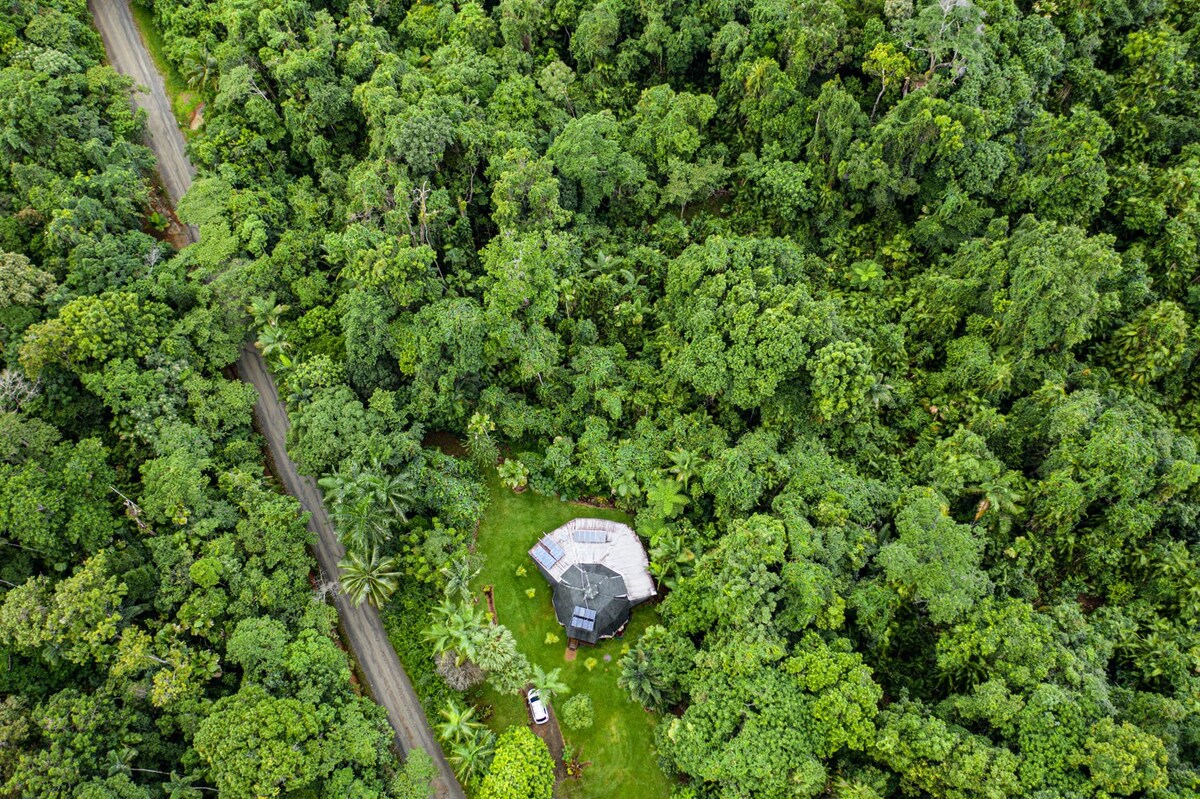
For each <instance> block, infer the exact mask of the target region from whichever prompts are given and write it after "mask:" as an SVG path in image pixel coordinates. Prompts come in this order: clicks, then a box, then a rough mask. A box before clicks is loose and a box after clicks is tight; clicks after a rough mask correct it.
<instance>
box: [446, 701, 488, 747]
mask: <svg viewBox="0 0 1200 799" xmlns="http://www.w3.org/2000/svg"><path fill="white" fill-rule="evenodd" d="M441 714H442V718H444V719H445V721H443V722H441V723H439V724H438V725H437V731H438V737H440V738H441V739H442V740H443V741H465V740H467V739H468V738H471V737H473V736H474V734H475V732H476V730H479V729H482V728H483V724H482V723H481V722H479V721H477V720H476V719H475V706H474V705H467V706H466V707H465V708H464V707H461V706H459V704H458V703H457V702H455V701H453V700H451V701H450V702H449V703H448V704H447V705H446V707H445V708H444V709H443V710H442V711H441Z"/></svg>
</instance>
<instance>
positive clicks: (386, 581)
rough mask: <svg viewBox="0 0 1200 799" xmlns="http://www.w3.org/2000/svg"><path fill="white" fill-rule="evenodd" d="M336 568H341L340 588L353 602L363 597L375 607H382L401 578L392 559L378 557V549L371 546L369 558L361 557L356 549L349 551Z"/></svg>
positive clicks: (355, 602)
mask: <svg viewBox="0 0 1200 799" xmlns="http://www.w3.org/2000/svg"><path fill="white" fill-rule="evenodd" d="M338 568H339V569H341V570H342V589H343V590H344V591H345V592H346V596H348V597H350V601H351V602H353V603H354V604H355V605H361V604H362V602H363V600H364V599H365V600H367V601H368V602H370V603H371V604H372V605H374V606H375V607H377V608H381V607H383V604H384V603H385V602H387V600H388V597H390V596H391V595H392V594H394V593H395V592H396V588H397V587H398V586H399V581H400V577H401V573H400V572H399V571H397V569H396V559H395V558H384V557H380V555H379V550H378V549H372V550H371V557H370V558H368V559H365V560H364V559H363V557H362V556H361V555H360V554H359V553H358V552H351V553H350V554H348V555H347V556H346V557H345V558H343V559H342V561H341V562H340V563H338Z"/></svg>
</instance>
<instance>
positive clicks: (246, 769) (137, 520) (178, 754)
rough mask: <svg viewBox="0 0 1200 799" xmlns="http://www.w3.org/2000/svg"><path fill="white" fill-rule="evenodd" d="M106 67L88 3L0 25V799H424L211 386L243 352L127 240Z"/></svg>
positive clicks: (288, 519) (132, 173)
mask: <svg viewBox="0 0 1200 799" xmlns="http://www.w3.org/2000/svg"><path fill="white" fill-rule="evenodd" d="M102 55H103V50H102V47H101V43H100V38H99V36H98V35H97V34H96V33H95V31H94V30H93V29H92V28H91V27H90V19H89V16H88V13H87V8H86V5H85V3H84V2H83V0H71V1H70V2H58V3H29V2H16V3H7V4H5V6H4V7H3V8H0V94H2V96H3V98H4V99H3V100H2V101H0V102H2V103H3V105H2V108H3V111H2V112H0V165H2V166H3V169H0V347H2V348H3V349H2V350H0V358H2V363H0V661H2V662H3V663H4V667H3V668H2V669H0V696H2V698H0V741H2V743H0V796H5V797H45V798H46V799H52V798H54V797H63V798H66V797H71V798H79V799H84V798H86V799H117V798H118V797H119V798H120V799H156V798H157V797H168V796H169V797H172V799H195V798H196V797H199V796H203V795H214V794H213V792H214V791H216V790H218V789H219V791H220V795H221V796H228V797H245V798H246V799H255V798H256V797H267V796H289V797H291V796H338V797H349V796H355V797H362V798H363V799H366V798H367V797H379V798H380V799H382V797H385V796H386V797H394V796H401V795H405V796H411V797H417V796H420V795H422V794H425V795H427V794H428V791H427V790H425V789H424V786H427V785H428V783H429V779H430V772H429V769H430V764H429V761H428V758H424V759H422V758H421V757H419V756H418V757H417V758H415V759H413V761H412V762H411V763H410V764H409V765H408V766H407V767H406V770H404V771H402V770H400V768H399V764H398V763H397V761H396V757H395V755H394V753H393V751H392V740H393V738H392V731H391V729H390V728H389V727H388V724H387V721H386V717H385V715H384V713H383V711H382V710H381V709H380V708H379V707H377V706H376V705H375V704H374V703H373V702H370V701H368V700H366V699H364V698H362V697H360V696H359V695H358V694H357V692H356V691H355V690H354V689H353V687H352V683H351V677H350V671H349V666H348V663H347V659H346V656H345V654H344V653H343V652H342V650H341V649H340V648H339V647H338V645H337V643H336V642H335V640H334V637H333V636H334V630H335V621H336V619H335V615H334V612H333V610H332V608H331V607H329V606H328V605H326V604H324V603H321V602H319V601H314V596H313V591H312V590H311V588H310V585H309V574H310V570H311V569H312V566H313V564H312V561H311V558H310V556H309V554H308V552H307V549H306V545H307V543H308V538H309V536H308V533H307V531H306V529H305V524H304V521H305V520H304V518H303V515H302V514H301V513H300V509H299V505H298V504H297V503H296V501H295V500H293V499H291V498H290V497H287V496H283V495H281V494H279V493H278V492H277V491H276V490H274V489H273V488H272V487H271V486H270V484H268V483H267V481H266V480H265V479H264V473H263V467H262V455H261V451H260V447H259V444H258V442H257V441H256V437H255V435H254V434H253V431H252V430H251V427H250V421H251V410H252V408H253V403H254V392H253V389H251V388H250V387H248V386H245V385H243V384H240V383H237V382H233V381H230V380H228V379H226V378H225V377H224V376H222V373H221V372H222V369H223V368H224V367H225V366H227V365H228V364H230V363H231V362H232V361H233V360H234V359H235V357H236V355H237V352H238V350H239V348H240V343H241V340H242V338H243V329H242V328H241V327H240V326H228V325H224V324H222V323H220V322H219V321H218V320H219V312H218V313H214V311H213V310H212V308H213V306H214V301H213V296H214V295H212V294H211V293H210V291H209V290H208V288H206V287H205V286H204V285H203V283H202V282H201V281H198V280H193V279H190V278H189V275H188V274H187V273H188V264H187V262H186V259H184V258H181V257H176V256H175V254H174V252H173V250H172V248H171V246H170V245H169V244H166V243H165V242H162V241H158V240H156V239H155V238H153V237H152V236H151V235H148V234H147V233H146V232H143V218H144V217H148V216H149V215H150V208H149V206H148V205H147V202H148V198H149V192H150V178H151V177H152V175H151V172H150V170H151V169H152V167H153V159H152V157H151V155H150V152H149V150H147V149H146V148H145V147H143V146H142V145H141V144H140V143H139V141H140V139H141V135H142V129H141V124H142V123H141V120H140V118H139V117H138V116H136V115H134V114H133V113H132V112H131V110H130V107H129V91H130V82H129V81H128V80H127V79H124V78H121V77H120V76H118V75H117V74H116V73H115V72H114V71H113V70H111V69H110V68H109V67H107V66H103V65H102V64H101V60H102ZM151 227H152V226H151V225H146V229H147V230H149V229H151Z"/></svg>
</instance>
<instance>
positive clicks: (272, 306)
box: [246, 291, 288, 327]
mask: <svg viewBox="0 0 1200 799" xmlns="http://www.w3.org/2000/svg"><path fill="white" fill-rule="evenodd" d="M287 310H288V306H286V305H280V304H279V303H278V302H276V301H275V292H273V291H272V292H271V293H270V294H268V295H267V296H266V297H255V298H254V299H252V300H250V304H249V305H247V306H246V313H248V314H250V317H251V318H252V319H253V320H254V326H255V327H278V326H279V317H281V316H283V315H284V314H285V313H287Z"/></svg>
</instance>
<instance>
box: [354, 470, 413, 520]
mask: <svg viewBox="0 0 1200 799" xmlns="http://www.w3.org/2000/svg"><path fill="white" fill-rule="evenodd" d="M376 466H379V464H376ZM362 483H363V486H362V490H363V491H364V492H365V493H367V494H369V495H370V497H371V500H372V501H373V502H374V503H375V504H376V505H377V506H378V507H379V508H380V509H381V510H386V511H389V512H390V513H391V514H392V515H393V516H395V517H396V518H397V519H399V520H400V522H401V524H403V523H404V522H407V521H408V511H409V510H410V509H411V508H412V504H413V494H412V492H413V486H412V480H411V479H409V477H408V475H407V474H385V473H384V472H383V471H382V469H379V470H378V471H376V472H375V473H373V474H368V475H365V476H364V477H363V479H362Z"/></svg>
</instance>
